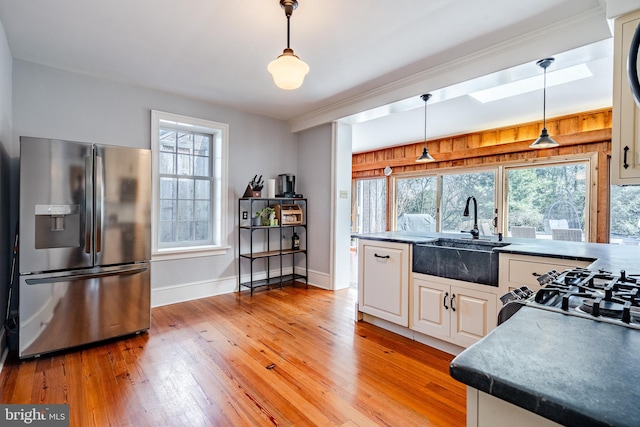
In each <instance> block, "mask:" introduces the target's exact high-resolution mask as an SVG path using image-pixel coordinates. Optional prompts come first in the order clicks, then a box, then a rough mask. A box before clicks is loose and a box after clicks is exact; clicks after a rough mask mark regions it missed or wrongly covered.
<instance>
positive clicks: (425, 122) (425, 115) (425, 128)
mask: <svg viewBox="0 0 640 427" xmlns="http://www.w3.org/2000/svg"><path fill="white" fill-rule="evenodd" d="M424 146H425V148H426V147H427V100H425V101H424Z"/></svg>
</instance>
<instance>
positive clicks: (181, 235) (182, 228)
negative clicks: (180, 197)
mask: <svg viewBox="0 0 640 427" xmlns="http://www.w3.org/2000/svg"><path fill="white" fill-rule="evenodd" d="M177 226H178V227H177V228H178V230H177V231H178V236H177V238H176V240H177V241H179V242H185V241H189V240H193V233H192V231H193V222H191V221H178V224H177Z"/></svg>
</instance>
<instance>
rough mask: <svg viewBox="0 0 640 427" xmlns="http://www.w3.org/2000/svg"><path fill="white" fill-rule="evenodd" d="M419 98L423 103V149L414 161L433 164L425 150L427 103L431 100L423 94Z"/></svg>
mask: <svg viewBox="0 0 640 427" xmlns="http://www.w3.org/2000/svg"><path fill="white" fill-rule="evenodd" d="M420 98H422V100H423V101H424V148H423V149H422V154H420V157H418V158H417V159H416V162H418V163H426V162H433V161H434V160H435V159H434V158H433V157H431V154H429V150H428V149H427V101H428V100H429V98H431V94H430V93H425V94H424V95H421V96H420Z"/></svg>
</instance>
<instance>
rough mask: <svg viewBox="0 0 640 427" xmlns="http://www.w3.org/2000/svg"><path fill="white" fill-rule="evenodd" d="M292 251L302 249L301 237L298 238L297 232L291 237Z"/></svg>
mask: <svg viewBox="0 0 640 427" xmlns="http://www.w3.org/2000/svg"><path fill="white" fill-rule="evenodd" d="M291 249H293V250H298V249H300V237H298V234H297V233H296V232H295V231H294V232H293V235H292V236H291Z"/></svg>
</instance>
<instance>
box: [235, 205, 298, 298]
mask: <svg viewBox="0 0 640 427" xmlns="http://www.w3.org/2000/svg"><path fill="white" fill-rule="evenodd" d="M276 205H277V206H278V208H279V212H280V221H278V225H275V226H265V225H253V222H252V221H253V218H254V216H255V213H256V212H257V211H259V210H261V209H262V208H264V207H265V206H271V207H274V206H276ZM290 205H296V206H299V207H300V210H301V212H302V215H301V216H302V217H301V220H300V221H299V222H294V223H287V222H285V224H282V219H283V218H284V217H285V216H286V212H287V211H286V210H285V209H284V208H283V207H286V206H290ZM243 212H246V218H243ZM307 213H308V207H307V199H303V198H257V197H243V198H240V199H238V215H239V217H240V230H239V232H238V292H240V291H241V290H242V287H245V288H248V289H250V291H251V295H252V296H253V290H254V289H256V288H259V287H263V286H280V288H281V289H282V286H283V285H284V284H285V283H292V284H293V283H294V282H295V281H296V280H299V281H301V280H304V282H305V285H307V284H308V277H309V262H308V259H307V249H306V248H307V246H306V244H307V242H306V239H307V219H308V216H307ZM287 230H291V234H293V233H294V232H296V233H303V235H304V239H303V241H304V247H303V246H301V247H300V249H291V247H290V243H289V242H286V243H283V240H284V239H283V236H284V235H285V234H289V233H287ZM247 233H248V235H249V243H248V248H247V244H246V242H245V244H244V247H243V237H246V235H247ZM255 233H259V234H260V235H261V236H262V239H261V240H260V241H258V242H256V241H255V240H257V239H255V237H254V234H255ZM273 234H275V236H277V238H278V244H277V245H276V244H274V242H273V241H272V240H273V239H272V238H273V237H274V236H273ZM301 242H302V241H301ZM258 244H260V245H262V246H266V247H265V248H264V249H262V250H259V251H256V250H254V248H255V246H256V245H258ZM285 257H291V271H292V273H289V274H284V271H283V270H284V267H283V258H285ZM300 257H303V258H304V274H300V273H296V260H297V259H299V258H300ZM260 260H262V263H263V266H264V271H258V272H256V268H255V267H254V264H255V263H256V262H260ZM273 262H278V263H279V267H278V268H276V270H278V271H279V274H277V275H274V276H271V273H272V270H271V267H272V264H273ZM247 265H248V268H249V272H248V278H246V274H247V273H244V274H245V278H244V279H243V271H246V268H247ZM298 270H299V269H298ZM258 274H261V275H262V276H264V275H266V277H261V278H259V279H256V278H255V276H256V275H258Z"/></svg>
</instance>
